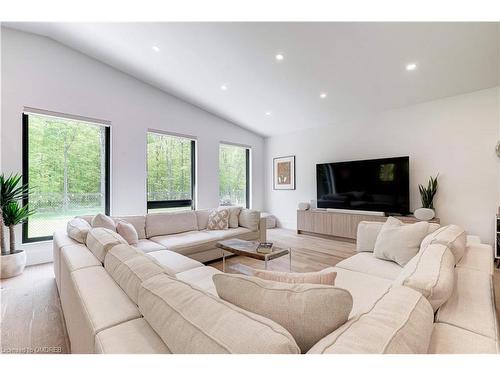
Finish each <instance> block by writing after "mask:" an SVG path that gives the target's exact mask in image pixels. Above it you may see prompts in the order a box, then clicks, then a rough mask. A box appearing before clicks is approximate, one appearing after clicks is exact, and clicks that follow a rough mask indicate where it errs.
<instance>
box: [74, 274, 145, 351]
mask: <svg viewBox="0 0 500 375" xmlns="http://www.w3.org/2000/svg"><path fill="white" fill-rule="evenodd" d="M71 279H72V287H73V288H74V293H72V294H71V296H72V297H71V299H70V300H67V301H66V307H71V308H72V309H75V308H76V309H77V310H78V312H81V314H83V315H82V317H81V318H80V319H78V320H75V318H76V317H77V315H75V314H65V315H67V316H66V322H68V318H70V320H69V323H70V325H69V327H68V330H69V331H70V338H71V350H72V352H74V353H89V352H90V353H91V352H93V351H94V346H95V335H96V334H97V333H98V332H100V331H102V330H104V329H106V328H109V327H112V326H115V325H117V324H120V323H123V322H126V321H129V320H132V319H136V318H140V317H141V314H140V312H139V310H138V309H137V306H136V305H135V304H134V303H133V302H132V301H131V300H130V298H129V297H127V295H126V294H125V292H124V291H123V290H122V289H121V288H120V287H119V286H118V285H117V284H116V283H115V282H114V281H113V279H112V278H111V276H110V275H109V274H108V273H107V272H106V270H105V269H104V267H87V268H82V269H79V270H76V271H74V272H72V273H71ZM77 306H78V307H77ZM66 312H67V311H66V310H65V313H66ZM75 338H76V340H75Z"/></svg>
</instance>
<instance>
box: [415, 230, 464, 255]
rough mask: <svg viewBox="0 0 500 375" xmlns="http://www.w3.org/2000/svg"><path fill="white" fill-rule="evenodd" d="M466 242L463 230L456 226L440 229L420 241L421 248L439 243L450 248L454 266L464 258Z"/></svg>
mask: <svg viewBox="0 0 500 375" xmlns="http://www.w3.org/2000/svg"><path fill="white" fill-rule="evenodd" d="M466 242H467V234H466V233H465V230H463V229H462V228H460V227H459V226H458V225H453V224H452V225H447V226H445V227H441V228H439V229H438V230H436V231H435V232H432V233H431V234H429V235H428V236H426V237H425V238H424V240H423V241H422V245H421V246H422V247H425V246H428V245H430V244H433V243H440V244H443V245H446V246H448V247H449V248H450V250H451V253H452V254H453V255H454V256H455V264H457V263H458V262H460V259H462V257H463V256H464V253H465V246H466Z"/></svg>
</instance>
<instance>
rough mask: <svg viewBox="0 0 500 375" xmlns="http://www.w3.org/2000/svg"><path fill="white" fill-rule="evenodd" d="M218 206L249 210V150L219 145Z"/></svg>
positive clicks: (235, 146)
mask: <svg viewBox="0 0 500 375" xmlns="http://www.w3.org/2000/svg"><path fill="white" fill-rule="evenodd" d="M219 204H220V205H221V206H242V207H246V208H250V149H249V148H248V147H244V146H238V145H232V144H226V143H221V144H220V147H219Z"/></svg>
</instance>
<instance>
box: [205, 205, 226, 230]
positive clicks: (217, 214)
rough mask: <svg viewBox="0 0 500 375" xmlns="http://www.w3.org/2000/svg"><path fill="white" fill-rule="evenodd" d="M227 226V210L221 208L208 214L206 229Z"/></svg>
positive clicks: (221, 228) (218, 228)
mask: <svg viewBox="0 0 500 375" xmlns="http://www.w3.org/2000/svg"><path fill="white" fill-rule="evenodd" d="M227 228H229V210H228V209H225V208H221V209H218V210H213V211H212V212H210V215H208V223H207V230H223V229H227Z"/></svg>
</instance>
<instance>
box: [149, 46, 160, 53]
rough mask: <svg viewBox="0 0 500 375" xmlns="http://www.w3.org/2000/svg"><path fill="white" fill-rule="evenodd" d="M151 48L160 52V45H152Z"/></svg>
mask: <svg viewBox="0 0 500 375" xmlns="http://www.w3.org/2000/svg"><path fill="white" fill-rule="evenodd" d="M151 48H152V49H153V51H155V52H160V47H158V46H153V47H151Z"/></svg>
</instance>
